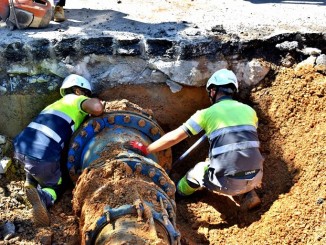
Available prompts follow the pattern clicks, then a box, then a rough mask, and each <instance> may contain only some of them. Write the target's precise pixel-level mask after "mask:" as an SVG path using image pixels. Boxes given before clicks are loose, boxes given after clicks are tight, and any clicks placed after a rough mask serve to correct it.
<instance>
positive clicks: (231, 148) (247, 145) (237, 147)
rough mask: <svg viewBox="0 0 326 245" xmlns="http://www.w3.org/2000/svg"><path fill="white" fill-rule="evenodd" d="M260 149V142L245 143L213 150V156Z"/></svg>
mask: <svg viewBox="0 0 326 245" xmlns="http://www.w3.org/2000/svg"><path fill="white" fill-rule="evenodd" d="M255 147H256V148H258V147H259V141H244V142H239V143H233V144H228V145H223V146H219V147H216V148H213V149H212V155H213V156H216V155H220V154H223V153H226V152H229V151H237V150H244V149H248V148H255Z"/></svg>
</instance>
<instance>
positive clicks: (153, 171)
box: [148, 168, 155, 178]
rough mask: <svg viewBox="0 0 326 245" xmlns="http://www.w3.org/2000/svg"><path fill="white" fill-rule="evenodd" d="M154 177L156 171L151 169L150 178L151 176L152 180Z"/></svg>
mask: <svg viewBox="0 0 326 245" xmlns="http://www.w3.org/2000/svg"><path fill="white" fill-rule="evenodd" d="M154 175H155V169H154V168H151V169H150V170H149V171H148V176H149V177H150V178H153V177H154Z"/></svg>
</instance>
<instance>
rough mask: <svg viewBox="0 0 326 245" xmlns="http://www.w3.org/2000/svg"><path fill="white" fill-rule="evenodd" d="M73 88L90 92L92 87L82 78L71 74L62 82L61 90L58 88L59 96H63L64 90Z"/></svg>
mask: <svg viewBox="0 0 326 245" xmlns="http://www.w3.org/2000/svg"><path fill="white" fill-rule="evenodd" d="M73 86H78V87H80V88H84V89H87V90H89V91H90V92H92V87H91V84H90V83H89V81H88V80H87V79H85V78H83V77H82V76H79V75H76V74H71V75H69V76H67V77H66V78H65V80H63V82H62V85H61V88H60V94H61V96H65V95H66V92H65V90H66V89H67V88H71V87H73Z"/></svg>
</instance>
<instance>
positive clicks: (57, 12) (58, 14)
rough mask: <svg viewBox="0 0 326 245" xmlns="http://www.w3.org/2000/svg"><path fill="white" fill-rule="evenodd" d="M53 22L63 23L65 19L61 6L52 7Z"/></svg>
mask: <svg viewBox="0 0 326 245" xmlns="http://www.w3.org/2000/svg"><path fill="white" fill-rule="evenodd" d="M53 20H54V21H55V22H63V21H65V20H66V18H65V11H64V9H63V7H62V6H55V7H54V15H53Z"/></svg>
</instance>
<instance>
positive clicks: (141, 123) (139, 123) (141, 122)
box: [138, 119, 146, 127]
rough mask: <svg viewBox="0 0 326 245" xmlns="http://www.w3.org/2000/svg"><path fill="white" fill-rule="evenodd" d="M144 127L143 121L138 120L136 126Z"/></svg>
mask: <svg viewBox="0 0 326 245" xmlns="http://www.w3.org/2000/svg"><path fill="white" fill-rule="evenodd" d="M145 125H146V122H145V120H143V119H140V120H139V121H138V126H139V127H145Z"/></svg>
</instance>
